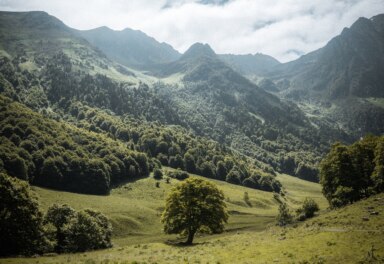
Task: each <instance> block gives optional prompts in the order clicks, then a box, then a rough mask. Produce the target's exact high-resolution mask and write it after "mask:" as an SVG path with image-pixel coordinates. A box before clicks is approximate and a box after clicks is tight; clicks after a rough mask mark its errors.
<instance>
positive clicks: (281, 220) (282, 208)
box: [277, 203, 293, 226]
mask: <svg viewBox="0 0 384 264" xmlns="http://www.w3.org/2000/svg"><path fill="white" fill-rule="evenodd" d="M292 221H293V216H292V214H291V213H290V211H289V209H288V206H287V204H286V203H280V205H279V213H278V215H277V224H278V225H279V226H286V225H288V224H291V223H292Z"/></svg>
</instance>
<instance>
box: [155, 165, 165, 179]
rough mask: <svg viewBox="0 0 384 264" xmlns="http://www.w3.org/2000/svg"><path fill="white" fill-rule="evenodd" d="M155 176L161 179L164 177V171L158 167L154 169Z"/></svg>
mask: <svg viewBox="0 0 384 264" xmlns="http://www.w3.org/2000/svg"><path fill="white" fill-rule="evenodd" d="M153 178H155V179H156V180H161V179H162V178H163V172H162V171H161V170H160V169H158V168H156V169H155V170H154V171H153Z"/></svg>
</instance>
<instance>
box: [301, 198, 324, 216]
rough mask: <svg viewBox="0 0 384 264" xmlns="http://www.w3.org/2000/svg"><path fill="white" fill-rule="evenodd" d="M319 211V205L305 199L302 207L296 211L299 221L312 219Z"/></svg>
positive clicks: (309, 199)
mask: <svg viewBox="0 0 384 264" xmlns="http://www.w3.org/2000/svg"><path fill="white" fill-rule="evenodd" d="M317 211H319V205H318V204H317V203H316V202H315V201H314V200H313V199H311V198H305V200H304V203H303V205H302V207H300V208H299V209H297V210H296V214H297V219H298V220H299V221H303V220H305V219H307V218H311V217H313V216H314V215H315V213H316V212H317Z"/></svg>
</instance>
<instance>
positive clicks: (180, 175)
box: [168, 169, 189, 181]
mask: <svg viewBox="0 0 384 264" xmlns="http://www.w3.org/2000/svg"><path fill="white" fill-rule="evenodd" d="M168 176H169V177H171V178H174V179H178V180H180V181H182V180H185V179H187V178H188V177H189V175H188V173H187V172H186V171H182V170H180V169H177V170H174V171H170V172H168Z"/></svg>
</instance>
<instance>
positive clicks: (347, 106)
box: [266, 15, 384, 137]
mask: <svg viewBox="0 0 384 264" xmlns="http://www.w3.org/2000/svg"><path fill="white" fill-rule="evenodd" d="M383 69H384V15H378V16H375V17H373V18H371V19H367V18H359V19H358V20H357V21H356V22H355V23H354V24H353V25H352V26H351V27H350V28H345V29H344V30H343V31H342V33H341V34H340V35H339V36H337V37H335V38H333V39H332V40H331V41H329V42H328V44H327V45H326V46H325V47H323V48H321V49H319V50H316V51H314V52H311V53H309V54H307V55H304V56H302V57H301V58H299V59H297V60H295V61H292V62H289V63H284V64H281V65H278V66H276V67H275V68H274V70H273V71H272V72H270V73H269V74H266V77H267V78H269V79H271V80H273V82H274V83H275V84H276V86H277V87H278V89H279V90H280V91H281V92H280V93H281V95H282V96H284V97H288V98H291V99H293V100H297V101H303V100H304V101H306V102H311V103H315V104H317V106H316V107H320V111H322V112H324V114H325V116H326V117H327V118H331V119H332V120H334V122H335V123H339V125H340V126H341V127H343V129H345V130H346V131H348V133H351V134H354V135H355V137H360V136H362V135H364V134H365V133H369V132H371V133H375V134H382V133H384V104H383V102H382V100H381V99H380V98H383V97H384V71H383ZM375 98H378V99H380V100H376V99H375ZM331 106H333V107H331Z"/></svg>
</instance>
